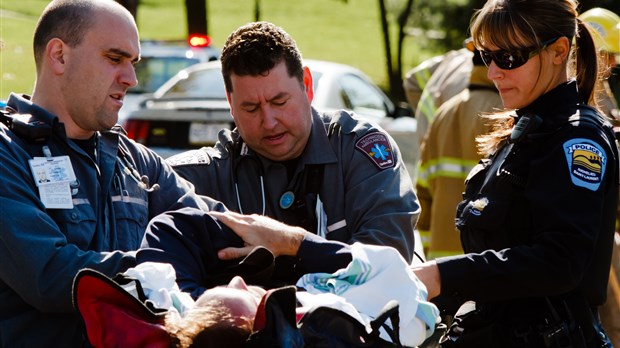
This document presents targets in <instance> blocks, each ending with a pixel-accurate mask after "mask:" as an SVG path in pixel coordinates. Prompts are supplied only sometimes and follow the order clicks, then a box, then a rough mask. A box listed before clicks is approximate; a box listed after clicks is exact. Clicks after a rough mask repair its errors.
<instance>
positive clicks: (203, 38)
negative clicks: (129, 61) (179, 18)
mask: <svg viewBox="0 0 620 348" xmlns="http://www.w3.org/2000/svg"><path fill="white" fill-rule="evenodd" d="M187 41H188V42H189V45H190V46H192V47H207V46H209V45H210V44H211V38H210V37H209V36H207V35H198V34H193V35H190V36H189V39H188V40H187Z"/></svg>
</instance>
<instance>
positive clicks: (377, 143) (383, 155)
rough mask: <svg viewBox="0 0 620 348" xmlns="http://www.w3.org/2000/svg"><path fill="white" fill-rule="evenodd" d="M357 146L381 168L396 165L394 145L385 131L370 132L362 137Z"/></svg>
mask: <svg viewBox="0 0 620 348" xmlns="http://www.w3.org/2000/svg"><path fill="white" fill-rule="evenodd" d="M355 147H356V148H357V149H358V150H360V151H362V152H363V153H365V154H366V155H367V156H368V157H369V158H370V159H371V160H372V162H373V163H374V164H375V165H376V166H377V168H379V169H387V168H391V167H394V165H395V163H394V156H393V154H392V147H391V146H390V141H389V140H388V138H387V136H386V135H385V134H383V133H379V132H376V133H369V134H366V135H364V136H363V137H361V138H360V139H359V140H358V141H357V142H356V143H355Z"/></svg>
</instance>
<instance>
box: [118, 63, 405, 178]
mask: <svg viewBox="0 0 620 348" xmlns="http://www.w3.org/2000/svg"><path fill="white" fill-rule="evenodd" d="M304 64H305V65H307V66H308V67H309V68H310V70H311V72H312V76H313V83H314V99H313V101H312V105H313V106H314V107H315V108H316V109H318V110H321V111H329V110H338V109H345V110H350V111H353V112H355V113H356V114H357V115H358V116H361V117H365V118H368V119H371V120H374V121H376V122H377V123H379V124H380V125H382V126H383V127H384V128H385V129H386V130H388V132H389V133H390V134H391V135H392V136H393V137H394V138H395V139H396V141H397V143H399V145H400V147H401V151H402V152H403V155H404V156H405V162H406V163H407V164H408V167H409V168H410V170H412V168H413V166H414V165H415V159H409V160H407V156H406V154H407V153H411V151H409V150H408V149H407V148H406V147H408V146H413V144H414V143H415V142H412V141H410V139H415V137H414V136H413V135H415V134H414V133H415V128H416V122H415V119H414V118H412V117H410V116H411V113H410V111H409V110H408V109H405V108H402V107H398V106H395V105H394V103H392V101H390V99H389V98H388V97H387V96H386V95H385V93H383V91H381V89H379V87H377V86H376V85H375V84H374V83H373V82H372V81H371V80H370V78H369V77H368V76H366V75H365V74H364V73H362V72H361V71H360V70H358V69H355V68H353V67H351V66H348V65H344V64H337V63H332V62H325V61H318V60H305V61H304ZM124 127H125V129H126V130H127V132H128V134H129V137H130V138H132V139H134V140H136V141H138V142H140V143H142V144H144V145H146V146H148V147H150V148H151V149H153V150H154V151H155V152H157V153H159V154H160V155H161V156H163V157H169V156H171V155H174V154H176V153H178V152H181V151H185V150H188V149H194V148H197V147H200V146H204V145H212V144H214V143H215V141H216V140H217V133H218V132H219V131H220V130H221V129H222V128H226V127H228V128H232V127H234V124H233V122H232V118H231V116H230V107H229V105H228V101H227V100H226V90H225V88H224V79H223V78H222V73H221V66H220V62H219V61H213V62H207V63H200V64H196V65H193V66H191V67H188V68H186V69H183V70H181V71H180V72H179V73H178V74H176V75H175V76H174V77H172V78H171V79H170V80H168V81H167V82H166V83H165V84H163V85H162V86H161V87H160V88H159V89H158V90H157V91H156V92H155V93H154V94H153V97H152V98H149V99H147V100H145V101H143V102H142V104H141V107H140V108H139V109H138V110H135V111H133V112H131V113H130V114H129V116H128V117H127V119H126V120H125V123H124ZM405 142H407V145H406V146H405Z"/></svg>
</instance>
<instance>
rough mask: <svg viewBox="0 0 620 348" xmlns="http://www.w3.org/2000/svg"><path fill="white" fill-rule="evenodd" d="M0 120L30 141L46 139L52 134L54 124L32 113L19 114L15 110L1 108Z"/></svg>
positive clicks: (19, 135)
mask: <svg viewBox="0 0 620 348" xmlns="http://www.w3.org/2000/svg"><path fill="white" fill-rule="evenodd" d="M0 122H2V123H4V124H5V125H6V127H7V128H9V129H10V130H11V131H12V132H13V133H15V134H16V135H17V136H18V137H20V138H21V139H24V140H26V141H29V142H43V141H46V140H47V139H48V138H49V137H50V136H51V134H52V126H51V125H49V124H47V123H45V122H43V121H41V120H39V119H37V118H34V117H33V116H32V115H30V114H19V113H16V112H15V111H14V110H10V109H8V108H7V109H2V110H0Z"/></svg>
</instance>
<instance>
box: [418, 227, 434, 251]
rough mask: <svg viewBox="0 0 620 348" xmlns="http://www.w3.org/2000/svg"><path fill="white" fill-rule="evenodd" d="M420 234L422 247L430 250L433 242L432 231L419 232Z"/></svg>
mask: <svg viewBox="0 0 620 348" xmlns="http://www.w3.org/2000/svg"><path fill="white" fill-rule="evenodd" d="M418 232H419V233H420V239H421V240H422V246H423V247H424V249H426V248H428V246H429V244H430V242H431V231H428V230H418Z"/></svg>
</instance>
